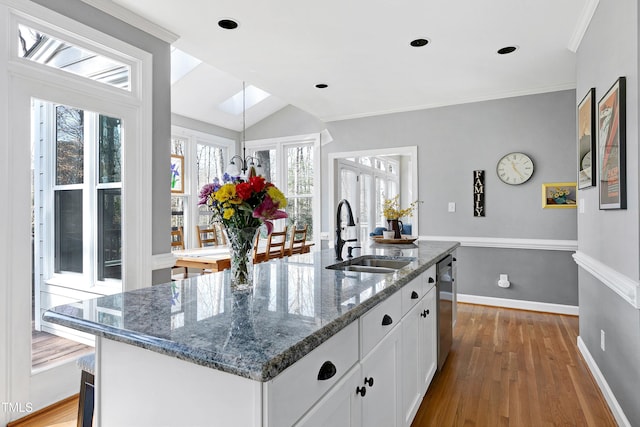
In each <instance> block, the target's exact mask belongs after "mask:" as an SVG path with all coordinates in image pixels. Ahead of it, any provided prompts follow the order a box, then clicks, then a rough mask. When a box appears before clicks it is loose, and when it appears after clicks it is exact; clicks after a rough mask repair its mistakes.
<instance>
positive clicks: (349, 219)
mask: <svg viewBox="0 0 640 427" xmlns="http://www.w3.org/2000/svg"><path fill="white" fill-rule="evenodd" d="M342 205H346V206H347V226H348V227H354V226H355V225H356V223H355V221H354V220H353V211H352V210H351V205H350V204H349V202H348V201H347V200H346V199H342V200H340V202H338V209H337V211H336V243H335V247H336V259H337V260H338V261H342V248H343V247H344V244H345V243H346V242H356V241H358V239H347V240H344V239H343V238H342V226H341V222H342V221H341V218H340V217H341V215H340V214H341V213H342Z"/></svg>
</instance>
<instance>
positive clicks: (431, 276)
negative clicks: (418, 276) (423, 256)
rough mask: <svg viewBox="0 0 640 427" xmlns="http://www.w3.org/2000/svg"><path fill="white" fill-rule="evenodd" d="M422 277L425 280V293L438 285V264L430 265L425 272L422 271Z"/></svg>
mask: <svg viewBox="0 0 640 427" xmlns="http://www.w3.org/2000/svg"><path fill="white" fill-rule="evenodd" d="M422 277H423V280H424V285H425V287H424V292H425V294H426V293H427V292H429V290H430V289H431V288H433V287H434V286H435V285H436V266H435V264H434V265H432V266H431V267H429V268H428V269H427V271H425V272H424V273H422Z"/></svg>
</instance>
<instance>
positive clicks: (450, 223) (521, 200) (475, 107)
mask: <svg viewBox="0 0 640 427" xmlns="http://www.w3.org/2000/svg"><path fill="white" fill-rule="evenodd" d="M574 102H575V93H574V91H571V90H569V91H562V92H552V93H545V94H539V95H531V96H522V97H516V98H506V99H500V100H495V101H487V102H477V103H472V104H462V105H454V106H449V107H443V108H434V109H429V110H420V111H413V112H407V113H398V114H390V115H385V116H378V117H369V118H363V119H356V120H344V121H338V122H331V123H328V124H327V127H328V129H329V131H330V132H331V135H332V136H333V138H334V141H333V142H332V143H331V144H329V145H327V147H326V150H323V156H322V158H323V160H325V161H326V159H327V157H326V154H327V153H328V152H334V151H335V152H339V151H347V150H365V149H370V148H384V147H389V146H407V145H417V146H418V168H419V177H418V183H419V199H420V200H423V201H424V202H425V203H424V204H422V205H421V206H420V212H419V215H420V235H440V236H473V237H511V238H539V239H576V211H575V209H544V210H543V209H541V184H542V183H543V182H561V181H575V176H576V170H575V165H576V160H575V105H574ZM511 151H523V152H525V153H527V154H529V155H530V156H531V157H532V159H533V161H534V163H535V167H536V169H535V173H534V175H533V177H532V178H531V180H529V181H528V182H526V183H525V184H522V185H518V186H511V185H506V184H503V183H502V182H500V181H499V180H498V177H497V175H496V173H495V170H496V163H497V162H498V160H499V159H500V157H501V156H502V155H504V154H506V153H509V152H511ZM323 167H324V165H323ZM476 169H483V170H485V186H486V202H485V203H486V209H487V216H486V217H484V218H474V217H473V187H472V177H473V170H476ZM323 170H324V169H323ZM326 184H327V181H326V177H324V178H323V185H326ZM448 202H456V212H455V213H449V212H447V204H448Z"/></svg>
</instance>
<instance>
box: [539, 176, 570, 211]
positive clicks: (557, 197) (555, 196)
mask: <svg viewBox="0 0 640 427" xmlns="http://www.w3.org/2000/svg"><path fill="white" fill-rule="evenodd" d="M575 207H576V183H575V182H548V183H544V184H542V208H543V209H548V208H575Z"/></svg>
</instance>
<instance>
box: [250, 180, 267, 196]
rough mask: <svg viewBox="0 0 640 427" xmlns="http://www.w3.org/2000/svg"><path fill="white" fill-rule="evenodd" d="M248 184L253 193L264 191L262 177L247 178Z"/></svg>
mask: <svg viewBox="0 0 640 427" xmlns="http://www.w3.org/2000/svg"><path fill="white" fill-rule="evenodd" d="M249 184H250V185H251V188H252V189H253V191H255V192H256V193H259V192H261V191H262V190H264V186H265V181H264V177H262V176H252V177H250V178H249Z"/></svg>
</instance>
